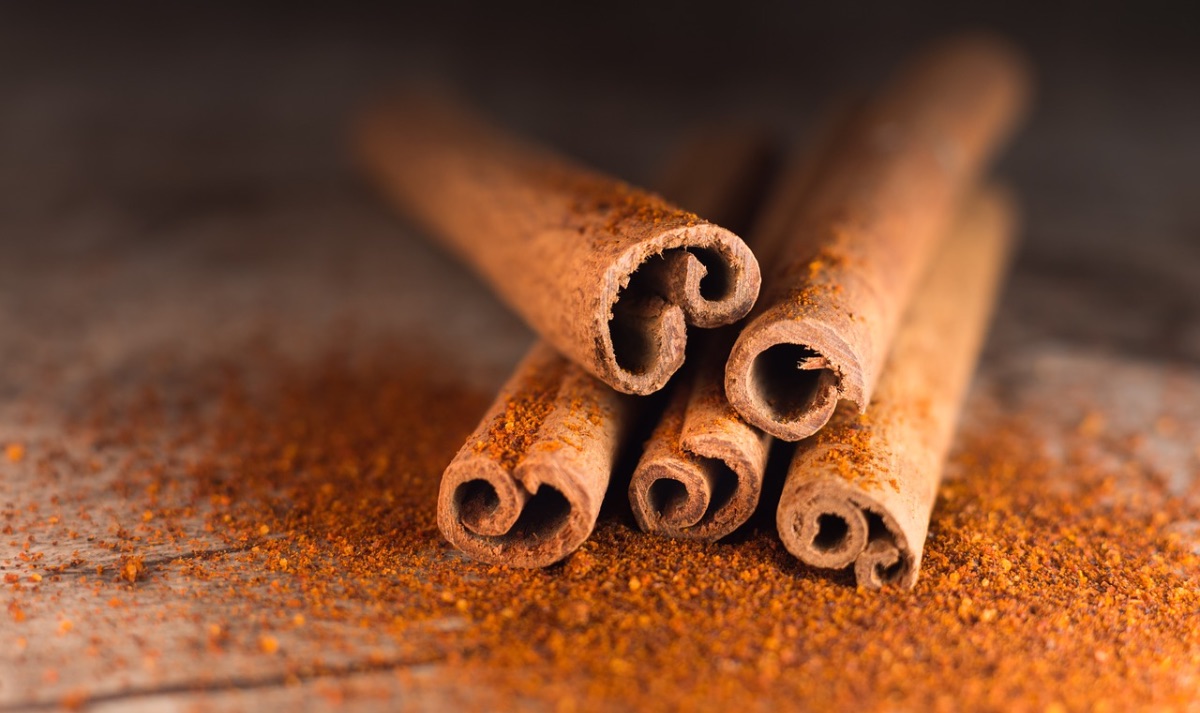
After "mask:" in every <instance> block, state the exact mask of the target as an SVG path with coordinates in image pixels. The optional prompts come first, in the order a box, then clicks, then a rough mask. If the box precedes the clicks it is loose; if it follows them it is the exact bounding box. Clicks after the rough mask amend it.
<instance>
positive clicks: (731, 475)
mask: <svg viewBox="0 0 1200 713" xmlns="http://www.w3.org/2000/svg"><path fill="white" fill-rule="evenodd" d="M675 397H676V398H677V399H679V400H681V401H687V400H688V394H687V393H682V394H676V396H675ZM672 406H674V404H672ZM672 411H673V412H674V413H672ZM684 417H686V416H685V415H684V414H682V413H680V411H679V409H678V408H677V407H676V408H673V409H672V408H670V407H669V411H668V413H667V415H666V416H665V418H664V421H663V422H662V423H660V425H659V428H658V429H657V430H656V431H655V433H654V435H653V436H652V438H651V441H650V442H649V443H648V445H647V448H646V451H645V453H644V454H643V456H642V459H641V460H640V461H639V462H638V465H637V468H636V469H635V470H634V473H633V476H632V478H631V479H630V483H629V503H630V506H631V508H632V510H633V516H634V519H635V520H636V521H637V523H638V527H640V528H641V529H642V530H643V531H645V532H648V533H651V534H657V535H663V536H666V537H679V538H685V539H694V540H709V541H711V540H718V539H720V538H722V537H725V536H726V535H728V534H730V533H731V532H733V531H734V530H736V529H737V528H738V527H740V526H741V525H742V524H743V523H745V522H746V520H747V519H749V517H750V515H752V514H753V513H754V509H755V508H756V507H757V505H758V499H759V496H760V495H761V493H762V479H763V469H764V468H765V467H766V453H767V449H766V444H765V442H764V439H763V438H762V435H761V434H759V433H757V432H754V431H753V430H752V429H748V428H747V427H746V426H745V424H740V428H739V427H735V428H734V429H727V428H726V429H720V430H714V429H711V428H710V429H698V432H696V433H690V434H689V433H687V430H686V428H685V426H684V421H683V418H684Z"/></svg>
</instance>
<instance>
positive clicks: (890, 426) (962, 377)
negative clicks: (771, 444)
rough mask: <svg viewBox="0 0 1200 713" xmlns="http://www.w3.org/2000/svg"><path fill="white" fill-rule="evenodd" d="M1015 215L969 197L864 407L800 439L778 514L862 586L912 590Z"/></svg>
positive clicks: (815, 556)
mask: <svg viewBox="0 0 1200 713" xmlns="http://www.w3.org/2000/svg"><path fill="white" fill-rule="evenodd" d="M1012 233H1013V210H1012V206H1011V203H1010V201H1009V200H1008V197H1007V196H1006V194H1004V193H1003V192H1001V191H999V190H997V189H995V188H993V189H988V190H985V191H981V192H980V193H978V194H976V195H974V196H972V197H971V198H970V199H969V200H968V202H967V203H966V205H965V207H964V209H963V210H962V212H961V213H960V215H959V217H958V220H957V221H956V222H955V225H954V226H953V227H952V229H951V230H950V233H949V236H948V237H947V239H946V241H945V243H944V244H943V249H942V251H941V252H940V253H939V254H938V255H937V257H936V258H935V259H934V261H933V264H932V266H931V268H930V271H929V273H928V274H927V275H926V276H925V278H924V281H923V282H922V283H921V285H920V286H919V287H918V288H917V290H916V293H915V295H914V297H913V300H912V304H911V305H910V307H909V310H908V312H907V314H906V315H905V317H904V320H903V322H902V324H901V326H900V327H899V329H898V331H897V333H896V340H895V344H894V345H893V347H892V350H891V355H890V356H889V358H888V361H887V364H886V365H885V367H884V370H883V374H882V376H881V377H880V379H879V385H878V387H877V388H876V389H875V397H874V399H873V400H872V401H871V405H870V408H868V409H867V411H866V413H862V414H860V413H858V412H857V411H856V409H854V408H852V406H851V405H850V404H844V405H843V406H842V407H841V408H839V409H838V412H837V414H836V415H835V416H834V419H833V422H832V423H830V424H829V426H827V427H826V428H824V429H822V430H821V431H820V432H819V433H818V434H817V435H816V436H814V437H813V438H811V439H808V440H806V441H804V442H802V443H800V444H799V446H797V450H796V453H795V455H794V456H793V459H792V463H791V467H790V468H789V470H788V476H787V481H786V483H785V485H784V489H783V494H782V496H781V498H780V501H779V509H778V510H777V512H776V524H777V525H778V527H779V535H780V537H781V538H782V540H783V543H784V545H785V546H786V547H787V549H788V551H789V552H791V553H792V554H793V555H795V556H796V557H798V558H800V559H801V560H802V561H804V562H806V563H808V564H810V565H812V566H815V567H823V568H834V569H841V568H843V567H847V566H850V565H853V567H854V572H855V576H856V577H857V580H858V583H859V584H860V585H862V586H865V587H869V588H872V589H878V588H880V587H882V586H883V585H885V584H897V585H900V586H902V587H912V586H913V585H914V584H915V583H916V581H917V575H918V572H919V569H920V564H921V554H922V552H923V550H924V544H925V536H926V534H927V532H928V529H929V517H930V514H931V512H932V510H933V504H934V500H935V499H936V497H937V487H938V483H939V482H940V481H941V476H942V468H943V464H944V461H945V458H946V453H947V450H948V448H949V446H950V442H951V439H952V438H953V435H954V429H955V426H956V423H957V421H958V416H959V413H960V411H961V407H962V402H963V398H964V396H965V393H966V390H967V387H968V385H969V384H970V380H971V374H972V372H973V371H974V368H975V363H976V360H977V359H978V355H979V350H980V346H981V344H982V342H983V338H984V335H985V332H986V327H987V323H988V319H989V316H990V314H991V311H992V307H993V305H994V303H995V298H996V293H997V289H998V286H999V283H1000V280H1001V277H1002V276H1003V274H1004V268H1005V266H1006V264H1007V256H1008V253H1009V251H1010V246H1011V244H1012Z"/></svg>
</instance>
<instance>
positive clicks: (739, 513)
mask: <svg viewBox="0 0 1200 713" xmlns="http://www.w3.org/2000/svg"><path fill="white" fill-rule="evenodd" d="M850 116H851V113H850V107H849V105H839V106H837V108H836V109H835V110H834V111H832V112H830V114H829V115H828V116H827V117H825V120H824V121H822V122H821V124H820V125H819V126H818V128H817V130H816V131H815V132H814V136H813V139H812V140H811V141H810V142H809V145H808V146H806V147H805V148H804V150H802V151H800V152H798V153H797V155H796V157H795V159H793V160H792V161H791V162H790V163H789V165H788V167H787V168H786V170H785V171H784V172H783V175H782V176H781V177H780V179H779V180H777V181H776V182H775V184H774V185H773V187H772V188H771V190H770V191H769V194H768V195H769V197H768V199H767V200H766V201H765V205H764V207H763V210H762V215H761V216H760V217H759V218H758V220H757V221H756V224H755V226H754V230H753V231H752V232H751V234H750V240H749V242H748V244H750V245H751V247H752V249H753V250H754V251H755V254H756V255H758V256H759V259H760V260H762V261H765V262H769V260H770V256H771V254H772V253H773V252H774V250H775V249H776V248H777V246H778V244H779V242H780V240H781V238H782V235H781V234H782V233H783V231H785V230H786V228H787V226H788V223H789V219H790V217H791V214H792V213H793V212H794V210H795V206H796V204H797V203H798V202H799V201H800V200H801V199H802V198H803V196H804V195H805V193H806V192H807V191H808V190H810V189H811V187H812V184H813V182H814V181H816V180H817V179H818V177H819V176H820V175H821V174H822V168H821V165H822V163H823V161H824V160H827V159H828V158H830V155H831V154H832V153H833V152H832V147H833V146H835V145H836V144H837V141H838V139H839V138H840V137H841V135H842V134H843V133H844V132H845V131H846V130H847V126H848V125H849V123H850V122H849V117H850ZM726 224H727V225H735V223H732V222H731V223H726ZM737 332H738V326H737V325H733V326H730V327H725V328H723V329H720V330H716V331H714V332H713V333H710V334H706V335H703V337H702V341H701V342H700V343H698V344H696V345H694V351H695V352H696V353H695V354H693V356H692V358H693V359H695V360H696V363H695V364H692V363H691V362H689V364H688V366H687V367H685V369H684V372H685V373H681V374H680V379H677V383H675V384H673V385H672V387H671V388H672V393H671V394H670V397H669V399H670V400H669V402H668V405H667V408H666V410H665V411H664V413H663V416H662V418H661V420H660V421H659V424H658V426H657V427H656V428H655V430H654V432H653V433H652V434H651V436H650V438H649V440H647V441H646V444H645V447H644V450H643V452H642V457H641V459H640V460H639V461H638V465H637V468H636V469H635V470H634V473H633V476H632V478H630V483H629V504H630V507H631V509H632V511H633V516H634V519H635V520H636V521H637V523H638V526H639V527H641V529H642V530H644V531H646V532H649V533H654V534H659V535H664V536H668V537H684V538H690V539H699V540H718V539H720V538H722V537H724V536H726V535H728V534H730V533H731V532H733V531H734V530H736V529H737V528H738V527H740V526H741V525H742V524H744V523H745V522H746V520H748V519H749V518H750V516H751V515H752V514H753V513H754V510H755V508H756V507H757V506H758V500H759V497H760V495H761V493H762V484H763V474H764V471H765V470H766V465H767V452H768V448H769V446H770V437H769V436H767V435H766V434H764V433H763V432H762V430H760V429H759V428H757V427H756V426H753V425H750V424H749V423H747V422H746V421H745V420H744V419H742V418H741V417H740V416H739V415H738V413H737V411H736V410H734V408H733V407H732V406H731V405H730V403H729V401H728V400H727V399H726V398H725V388H724V384H725V359H726V357H727V356H728V355H729V348H730V346H732V344H733V341H734V339H736V337H737ZM697 357H698V358H697Z"/></svg>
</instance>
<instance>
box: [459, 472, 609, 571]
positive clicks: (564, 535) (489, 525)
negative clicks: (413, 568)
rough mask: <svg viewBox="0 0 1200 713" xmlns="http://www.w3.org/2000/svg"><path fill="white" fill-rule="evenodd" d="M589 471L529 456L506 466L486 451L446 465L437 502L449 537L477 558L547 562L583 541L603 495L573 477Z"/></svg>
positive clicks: (582, 476)
mask: <svg viewBox="0 0 1200 713" xmlns="http://www.w3.org/2000/svg"><path fill="white" fill-rule="evenodd" d="M588 477H589V474H586V473H581V472H579V471H576V470H573V469H570V468H563V467H562V466H561V464H558V463H555V462H554V461H553V459H545V458H542V459H537V458H531V459H529V460H526V461H524V462H522V463H521V464H520V465H519V466H517V470H515V471H512V472H510V471H507V470H505V469H504V468H502V467H501V466H499V465H498V464H496V463H494V462H492V461H489V460H487V459H485V458H475V459H470V458H468V459H464V460H462V461H459V462H456V463H454V464H453V465H451V466H450V467H449V468H447V470H446V472H445V474H444V475H443V477H442V493H441V496H440V497H439V502H438V526H439V527H440V528H441V530H442V533H443V534H444V535H445V537H446V539H447V540H449V541H450V543H451V544H453V545H454V546H455V547H457V548H458V549H460V550H462V551H463V552H465V553H467V554H468V555H470V556H471V557H472V558H474V559H478V560H482V561H484V562H491V563H495V564H504V565H509V566H514V567H545V566H548V565H551V564H554V563H555V562H557V561H559V560H560V559H562V558H563V557H566V556H567V555H568V554H570V553H571V552H574V551H575V550H576V549H578V548H579V546H580V545H581V544H583V542H584V541H585V540H587V538H588V535H590V534H591V531H592V527H593V526H594V525H595V515H596V514H598V512H599V507H600V503H599V502H593V501H592V500H591V499H590V498H589V496H588V494H587V493H585V492H583V491H581V490H580V489H579V488H577V487H575V484H576V483H578V482H579V481H581V480H584V479H586V478H588Z"/></svg>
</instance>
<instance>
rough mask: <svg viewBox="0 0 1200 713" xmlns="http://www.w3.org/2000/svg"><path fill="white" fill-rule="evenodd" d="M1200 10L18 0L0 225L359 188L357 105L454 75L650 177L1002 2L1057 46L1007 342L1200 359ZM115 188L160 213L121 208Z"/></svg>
mask: <svg viewBox="0 0 1200 713" xmlns="http://www.w3.org/2000/svg"><path fill="white" fill-rule="evenodd" d="M1198 16H1200V15H1198V14H1197V13H1196V12H1194V11H1192V10H1191V9H1190V8H1189V7H1188V4H1186V3H1153V2H1151V3H1136V4H1135V3H1130V4H1129V5H1117V4H1099V3H1091V2H1064V3H1037V2H1020V3H1014V2H987V3H967V2H929V3H913V2H891V3H884V2H873V3H867V2H845V3H837V2H826V3H786V2H767V3H752V2H729V3H684V2H679V3H640V2H633V1H629V0H607V1H606V2H603V3H563V2H515V3H491V2H437V3H434V2H429V3H395V4H391V5H385V4H370V5H365V6H364V5H356V6H353V7H348V8H341V9H336V10H335V9H332V8H330V7H325V8H323V9H314V8H311V7H307V6H306V7H295V6H292V5H288V4H283V3H278V4H265V5H264V4H255V5H252V6H243V5H240V4H234V3H216V4H213V3H203V4H200V3H196V4H186V5H184V4H167V3H150V2H145V3H133V4H130V3H105V4H99V3H96V4H82V3H80V4H59V3H37V4H31V5H29V6H17V5H15V4H11V3H9V4H4V5H3V6H0V98H2V101H3V104H2V105H0V209H2V210H0V213H4V214H5V215H3V216H0V228H2V229H3V234H2V235H0V241H3V242H4V244H6V245H8V246H9V250H10V252H9V255H10V256H14V255H19V254H20V251H21V250H24V249H30V250H36V249H40V248H39V246H42V247H44V244H46V243H47V237H48V236H47V233H46V231H47V230H51V228H48V227H47V226H49V225H54V226H57V227H55V228H53V231H55V232H56V237H55V238H54V240H51V241H50V242H52V243H54V244H55V245H58V246H59V247H58V248H56V249H63V250H68V249H73V248H72V247H71V246H72V245H74V246H76V247H79V246H85V247H86V246H92V247H93V248H94V247H95V246H98V245H103V244H105V243H106V241H109V242H111V241H130V240H148V239H150V240H152V239H159V238H160V237H161V236H162V235H164V234H178V233H179V230H178V228H179V226H180V225H186V224H188V221H194V220H197V219H198V217H199V219H204V220H210V219H212V217H213V216H220V215H225V214H236V213H237V212H238V211H246V210H253V209H254V207H255V206H258V205H262V204H264V202H270V201H273V200H281V199H282V195H283V194H284V193H285V192H286V194H287V195H290V196H292V197H293V199H294V200H301V199H303V197H304V196H305V195H307V194H306V193H305V191H309V190H311V191H313V192H314V193H313V195H315V194H316V193H319V192H320V191H321V190H325V189H327V188H329V186H331V185H335V184H336V185H337V186H342V187H345V189H346V190H358V186H359V184H358V182H357V177H356V176H355V174H354V173H353V171H352V168H351V167H350V166H349V162H348V161H347V160H346V151H345V143H346V128H347V123H348V119H349V117H350V116H351V114H352V112H353V110H354V107H355V106H357V105H358V104H360V103H361V102H362V101H364V99H366V98H367V97H369V96H371V95H372V94H374V93H376V92H378V91H380V90H382V89H386V87H387V86H388V85H389V84H390V83H393V82H396V81H398V80H401V79H413V78H420V79H422V80H436V81H445V82H448V83H452V84H453V85H455V86H457V87H458V88H459V89H460V90H461V91H462V92H463V93H465V94H466V95H467V96H469V97H471V98H473V99H474V100H476V101H477V102H478V103H479V104H480V105H482V106H483V107H484V108H485V109H486V110H488V111H489V112H491V113H492V114H493V115H495V116H496V117H497V118H498V119H499V120H501V121H504V122H507V123H508V124H510V125H512V126H514V127H517V128H519V129H521V130H523V131H525V132H527V133H529V134H531V135H533V136H536V137H540V138H541V139H544V140H545V141H548V142H550V143H552V144H554V145H556V146H558V147H559V148H561V149H562V150H564V151H567V152H569V153H571V154H574V155H577V156H579V157H581V158H583V159H584V160H586V161H588V162H590V163H592V164H594V165H596V166H598V167H600V168H602V169H605V170H608V171H612V172H616V173H619V174H621V175H622V176H623V177H626V178H628V179H630V180H633V181H635V182H645V181H648V180H650V178H651V176H652V175H653V169H654V167H655V166H656V165H657V162H658V161H659V160H661V158H662V157H663V156H664V155H665V153H666V151H667V150H669V148H670V145H671V141H672V140H673V139H674V138H675V137H676V136H677V135H678V134H679V133H680V132H681V131H683V130H685V129H686V128H687V127H688V126H689V125H692V124H695V123H697V122H701V121H709V120H712V119H719V118H726V117H728V118H736V119H740V120H750V121H754V122H761V123H763V124H764V125H767V126H770V127H773V128H775V129H777V130H779V131H781V132H782V133H784V134H787V135H790V136H791V137H793V138H796V137H799V136H801V135H802V134H803V132H804V130H805V129H806V127H808V126H810V125H811V123H812V122H813V121H814V119H815V118H816V117H817V116H818V114H819V112H820V110H821V108H822V107H823V106H826V105H827V104H828V102H830V101H833V100H835V99H836V98H837V97H839V96H844V95H845V94H846V93H847V92H852V91H856V90H862V89H863V88H869V87H870V86H872V85H873V84H874V83H876V82H878V81H879V80H881V79H882V78H883V77H885V76H886V75H887V73H888V72H889V71H891V70H892V69H893V68H894V67H895V66H896V64H897V63H898V62H899V61H900V60H901V59H902V58H903V57H905V56H906V55H907V54H909V53H911V52H913V51H914V50H915V49H917V48H918V47H920V46H921V45H922V44H923V43H925V42H927V41H929V40H931V39H934V38H936V37H938V36H941V35H943V34H946V33H948V32H951V31H954V30H958V29H988V30H992V31H996V32H999V33H1002V34H1004V35H1006V36H1008V37H1010V38H1011V39H1012V40H1013V41H1015V42H1016V43H1018V44H1019V45H1021V46H1022V47H1024V48H1025V49H1026V51H1027V52H1028V53H1029V54H1030V56H1031V57H1032V59H1033V61H1034V64H1035V67H1036V70H1037V74H1038V94H1037V105H1036V108H1035V111H1034V113H1033V115H1032V116H1031V117H1030V120H1029V122H1028V123H1027V125H1026V127H1025V129H1024V130H1023V132H1022V133H1021V134H1020V135H1019V137H1018V139H1017V140H1016V142H1015V143H1014V144H1013V145H1012V146H1011V147H1010V149H1009V151H1008V152H1007V153H1006V155H1005V157H1004V158H1003V159H1002V161H1001V163H1000V164H999V166H998V168H997V172H998V173H999V174H1000V175H1002V176H1003V177H1005V178H1006V179H1007V180H1010V181H1011V182H1012V183H1013V184H1014V185H1015V186H1016V189H1017V192H1018V194H1019V196H1020V198H1021V200H1022V204H1023V207H1024V212H1025V223H1026V230H1025V242H1024V247H1023V249H1022V252H1021V255H1020V258H1019V261H1018V269H1017V270H1016V272H1015V275H1014V277H1013V280H1012V281H1011V284H1010V288H1009V292H1008V296H1007V297H1006V302H1005V308H1004V310H1002V314H1001V319H1002V322H1003V323H1004V325H1005V327H1004V328H1003V329H1001V330H1000V331H999V336H998V337H996V338H995V339H994V344H993V348H1006V347H1007V346H1012V345H1015V344H1019V343H1020V342H1021V341H1022V340H1023V339H1027V338H1029V337H1031V336H1038V337H1040V338H1052V339H1062V340H1067V341H1071V342H1073V343H1079V344H1082V345H1084V346H1087V345H1093V344H1094V345H1097V346H1104V347H1105V348H1111V349H1118V350H1122V351H1126V352H1132V353H1135V354H1136V353H1142V352H1144V353H1147V354H1153V355H1155V356H1156V358H1163V357H1165V358H1167V359H1169V360H1179V361H1185V362H1191V363H1200V319H1198V318H1197V315H1198V314H1200V288H1198V287H1197V286H1198V285H1200V180H1198V179H1197V178H1196V172H1197V169H1198V168H1200V44H1198V43H1197V36H1198V33H1197V31H1196V28H1197V19H1196V18H1197V17H1198ZM350 187H353V188H350ZM339 190H341V189H340V188H339ZM297 196H299V198H297ZM366 200H368V199H364V202H365V201H366ZM380 210H383V209H382V208H380ZM117 214H120V215H121V216H125V217H123V218H121V220H124V221H126V222H128V220H129V218H128V216H129V215H136V216H137V218H136V220H137V221H138V225H137V226H134V227H133V228H131V227H130V226H129V225H126V224H121V225H117V223H120V221H119V220H117V219H116V218H115V217H114V218H113V219H112V220H111V221H110V223H109V224H106V223H104V220H102V219H103V218H104V217H105V216H109V217H113V216H115V215H117ZM47 216H51V217H52V218H53V220H49V219H48V218H47ZM70 216H76V217H77V220H75V222H73V221H72V219H71V218H70ZM55 221H57V222H55ZM110 224H111V226H110V228H111V229H105V228H96V227H95V226H97V225H101V226H104V225H110ZM72 226H74V227H72ZM71 230H74V232H73V233H72V232H70V231H71ZM63 231H66V233H63ZM64 234H66V235H67V237H63V235H64ZM329 239H330V240H338V239H339V238H338V235H337V230H336V228H335V229H333V230H331V231H330V238H329ZM72 241H74V242H72ZM16 246H26V247H16ZM29 246H33V247H29ZM80 249H82V248H80ZM996 340H998V341H996Z"/></svg>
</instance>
